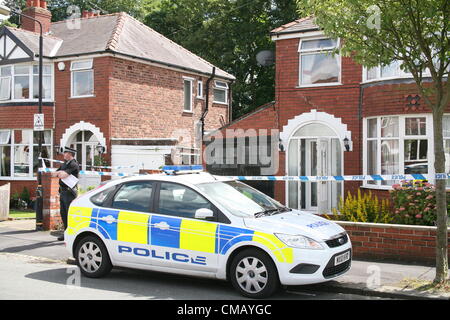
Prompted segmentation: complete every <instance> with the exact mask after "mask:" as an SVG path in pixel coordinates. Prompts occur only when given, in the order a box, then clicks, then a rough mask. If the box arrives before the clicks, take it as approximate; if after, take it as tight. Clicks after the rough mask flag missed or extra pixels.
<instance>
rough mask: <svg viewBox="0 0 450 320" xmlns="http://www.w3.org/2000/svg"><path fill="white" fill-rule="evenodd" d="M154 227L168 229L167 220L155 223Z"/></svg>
mask: <svg viewBox="0 0 450 320" xmlns="http://www.w3.org/2000/svg"><path fill="white" fill-rule="evenodd" d="M155 228H158V229H161V230H169V229H170V226H169V224H168V223H167V222H165V221H163V222H160V223H157V224H155Z"/></svg>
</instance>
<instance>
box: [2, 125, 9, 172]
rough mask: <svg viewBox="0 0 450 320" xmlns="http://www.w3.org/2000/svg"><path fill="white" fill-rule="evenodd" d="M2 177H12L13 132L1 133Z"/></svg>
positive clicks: (3, 131) (4, 131)
mask: <svg viewBox="0 0 450 320" xmlns="http://www.w3.org/2000/svg"><path fill="white" fill-rule="evenodd" d="M0 176H2V177H10V176H11V131H10V130H1V131H0Z"/></svg>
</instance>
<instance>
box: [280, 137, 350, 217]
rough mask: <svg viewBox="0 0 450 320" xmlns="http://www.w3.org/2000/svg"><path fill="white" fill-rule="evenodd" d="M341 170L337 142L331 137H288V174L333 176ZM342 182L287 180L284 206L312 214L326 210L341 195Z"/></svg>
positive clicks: (340, 156)
mask: <svg viewBox="0 0 450 320" xmlns="http://www.w3.org/2000/svg"><path fill="white" fill-rule="evenodd" d="M341 172H342V153H341V147H340V142H339V140H338V139H336V138H332V137H308V138H300V139H292V140H291V142H290V146H289V151H288V175H292V176H335V175H341ZM342 190H343V189H342V182H330V181H324V182H309V181H301V182H297V181H289V182H287V193H288V199H287V200H288V201H287V203H288V206H289V207H291V208H295V209H301V210H306V211H311V212H314V213H320V214H322V213H330V212H331V210H332V208H335V207H337V204H338V202H339V199H340V197H341V196H342Z"/></svg>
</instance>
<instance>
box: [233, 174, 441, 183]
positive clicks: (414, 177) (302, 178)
mask: <svg viewBox="0 0 450 320" xmlns="http://www.w3.org/2000/svg"><path fill="white" fill-rule="evenodd" d="M227 178H230V179H233V180H241V181H301V182H327V181H334V182H340V181H392V180H398V181H402V180H447V179H450V174H447V173H436V174H392V175H353V176H227Z"/></svg>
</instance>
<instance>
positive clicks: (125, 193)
mask: <svg viewBox="0 0 450 320" xmlns="http://www.w3.org/2000/svg"><path fill="white" fill-rule="evenodd" d="M152 191H153V184H152V182H149V181H136V182H130V183H126V184H123V185H122V186H121V187H120V189H119V190H118V191H117V193H116V194H115V196H114V199H113V201H112V203H111V207H112V208H114V209H120V210H129V211H141V212H150V205H151V199H152Z"/></svg>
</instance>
